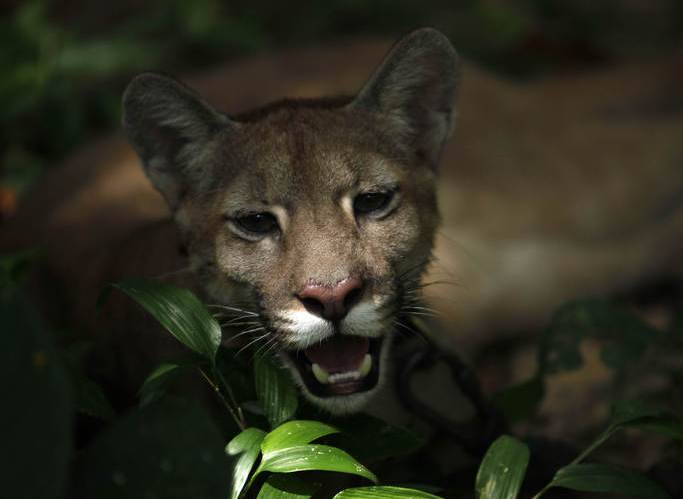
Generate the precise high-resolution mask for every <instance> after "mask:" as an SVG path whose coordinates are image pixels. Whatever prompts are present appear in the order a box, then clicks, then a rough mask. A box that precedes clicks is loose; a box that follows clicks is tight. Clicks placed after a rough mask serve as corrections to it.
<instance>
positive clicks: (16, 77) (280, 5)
mask: <svg viewBox="0 0 683 499" xmlns="http://www.w3.org/2000/svg"><path fill="white" fill-rule="evenodd" d="M0 8H1V9H2V20H1V21H0V37H2V43H1V47H2V49H1V52H0V74H2V77H1V78H0V137H1V138H0V151H1V153H0V214H4V216H8V215H9V214H10V213H11V212H12V211H13V209H14V207H15V203H16V198H17V196H18V195H19V194H20V193H21V192H22V191H23V190H24V189H25V188H26V186H27V185H29V184H30V183H31V182H32V181H33V180H34V179H35V178H36V177H37V176H38V175H39V174H40V173H41V172H42V171H44V169H45V168H49V167H50V165H53V164H55V163H57V162H58V161H59V160H60V159H61V158H63V157H64V156H65V155H66V154H67V153H68V152H69V151H70V150H72V149H73V148H74V147H76V146H77V145H78V144H81V143H83V142H85V141H88V140H89V139H91V138H92V137H93V136H96V135H97V134H100V133H102V131H103V130H107V129H111V128H113V127H115V126H117V124H118V121H119V117H120V105H119V102H120V94H121V91H122V89H123V88H124V85H125V83H126V81H127V80H128V79H129V78H130V77H131V76H132V75H133V74H134V73H136V72H139V71H142V70H148V69H162V70H164V71H166V72H169V73H176V74H177V73H187V72H188V71H189V72H191V71H192V69H194V68H199V67H208V66H211V65H216V64H219V63H223V62H225V61H228V60H230V59H232V58H235V57H245V56H249V55H251V54H255V53H262V52H268V51H273V50H275V49H277V48H281V47H288V46H301V45H310V44H323V43H325V42H328V41H331V40H337V39H339V38H342V37H352V36H356V35H388V36H391V37H395V36H397V35H399V34H401V33H403V32H405V31H408V30H410V29H413V28H415V27H418V26H423V25H431V26H435V27H437V28H439V29H441V30H442V31H443V32H444V33H446V34H447V35H448V36H449V37H450V38H451V40H452V41H453V43H454V45H455V46H456V48H457V49H458V50H459V51H460V52H461V53H462V54H464V55H465V56H466V57H468V58H470V59H474V60H477V61H479V62H480V63H482V64H485V65H487V66H489V67H490V68H492V69H494V70H496V71H499V72H502V73H506V74H508V75H511V76H514V77H517V78H532V77H535V76H538V75H539V74H543V73H545V72H548V71H559V70H567V69H575V68H583V67H588V66H594V65H600V64H610V63H613V62H614V61H616V60H619V59H624V58H647V57H650V56H653V55H656V54H659V53H661V52H665V51H671V50H672V49H676V48H680V47H681V45H682V41H683V2H680V1H679V0H604V1H599V2H595V1H592V0H519V1H514V2H513V1H504V0H461V1H453V0H451V1H446V0H433V1H420V2H414V1H407V0H378V1H372V2H369V1H363V0H329V1H325V2H312V1H304V2H281V1H276V0H267V1H264V0H256V1H252V0H248V1H247V0H238V1H230V2H220V1H218V0H194V1H191V2H188V1H184V0H156V1H148V2H142V1H136V0H123V1H117V2H99V1H82V0H81V1H53V2H50V1H47V0H32V1H27V2H3V3H2V6H1V7H0Z"/></svg>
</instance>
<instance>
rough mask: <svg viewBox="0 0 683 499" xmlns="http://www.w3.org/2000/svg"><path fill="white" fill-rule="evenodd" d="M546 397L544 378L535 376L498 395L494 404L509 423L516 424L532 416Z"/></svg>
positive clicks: (494, 398) (494, 399)
mask: <svg viewBox="0 0 683 499" xmlns="http://www.w3.org/2000/svg"><path fill="white" fill-rule="evenodd" d="M544 395H545V387H544V385H543V379H542V377H541V376H534V377H533V378H531V379H529V380H527V381H524V382H522V383H519V384H516V385H513V386H510V387H508V388H506V389H504V390H503V391H501V392H499V393H497V394H496V395H495V396H494V397H493V404H494V405H495V406H496V408H497V409H498V410H499V411H500V412H501V413H502V414H503V416H505V419H506V420H507V421H508V422H510V423H514V422H516V421H521V420H523V419H526V418H528V417H529V416H531V415H532V414H533V413H534V412H535V411H536V409H537V408H538V406H539V405H540V403H541V402H542V401H543V397H544Z"/></svg>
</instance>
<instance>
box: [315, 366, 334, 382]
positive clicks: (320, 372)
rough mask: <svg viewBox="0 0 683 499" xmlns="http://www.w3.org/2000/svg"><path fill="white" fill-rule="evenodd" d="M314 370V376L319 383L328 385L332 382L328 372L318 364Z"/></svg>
mask: <svg viewBox="0 0 683 499" xmlns="http://www.w3.org/2000/svg"><path fill="white" fill-rule="evenodd" d="M312 369H313V376H315V379H317V380H318V382H319V383H322V384H323V385H326V384H328V383H329V382H330V375H329V374H327V371H325V369H323V368H322V367H320V366H319V365H318V364H313V366H312Z"/></svg>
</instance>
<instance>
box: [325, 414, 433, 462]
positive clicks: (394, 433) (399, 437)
mask: <svg viewBox="0 0 683 499" xmlns="http://www.w3.org/2000/svg"><path fill="white" fill-rule="evenodd" d="M332 423H333V424H334V425H335V426H336V427H338V428H339V430H340V433H339V434H337V435H335V436H334V437H332V439H331V440H330V441H329V442H328V443H330V445H334V446H335V447H339V448H342V449H344V450H346V451H347V452H348V453H349V454H351V455H352V456H354V457H355V458H356V459H360V460H361V461H362V462H364V463H370V462H373V461H380V460H383V459H386V458H395V457H398V456H403V455H405V454H409V453H411V452H414V451H416V450H418V449H420V448H421V447H423V446H424V445H425V439H424V438H422V437H421V436H419V435H417V434H415V433H414V432H412V431H410V430H408V429H407V428H404V427H401V426H394V425H390V424H388V423H387V422H386V421H382V420H381V419H379V418H375V417H373V416H370V415H368V414H356V415H353V416H346V417H343V418H335V419H333V420H332Z"/></svg>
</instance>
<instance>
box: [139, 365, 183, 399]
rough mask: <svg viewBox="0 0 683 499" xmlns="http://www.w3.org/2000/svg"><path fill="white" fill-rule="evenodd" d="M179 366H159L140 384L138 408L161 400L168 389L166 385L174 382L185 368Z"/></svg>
mask: <svg viewBox="0 0 683 499" xmlns="http://www.w3.org/2000/svg"><path fill="white" fill-rule="evenodd" d="M186 367H187V366H183V365H180V364H170V363H164V364H160V365H159V366H158V367H157V368H156V369H154V371H152V373H151V374H150V375H149V376H147V379H145V381H144V382H143V383H142V386H141V387H140V390H139V392H138V395H139V397H140V407H143V406H145V405H148V404H151V403H153V402H156V401H157V400H159V399H161V398H162V397H163V396H164V395H165V394H166V391H167V389H168V385H169V384H170V383H171V382H172V381H173V380H175V379H176V378H177V377H178V375H179V374H180V373H181V372H182V371H183V370H184V369H185V368H186Z"/></svg>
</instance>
